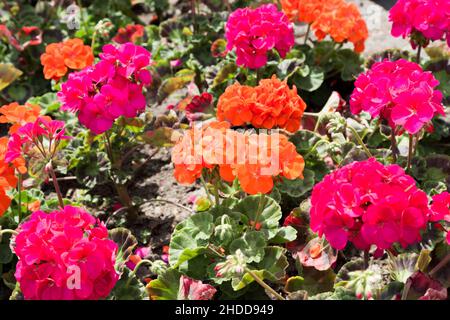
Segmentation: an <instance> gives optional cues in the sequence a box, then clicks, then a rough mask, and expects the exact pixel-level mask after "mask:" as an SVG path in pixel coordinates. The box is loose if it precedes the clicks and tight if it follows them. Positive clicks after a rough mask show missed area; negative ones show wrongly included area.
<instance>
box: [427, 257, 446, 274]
mask: <svg viewBox="0 0 450 320" xmlns="http://www.w3.org/2000/svg"><path fill="white" fill-rule="evenodd" d="M449 262H450V254H447V255H446V256H445V258H444V259H442V260H441V262H439V263H438V264H437V265H436V267H434V268H433V270H431V271H430V276H433V275H435V274H436V273H437V272H438V271H439V270H441V269H442V267H444V266H445V265H447V263H449Z"/></svg>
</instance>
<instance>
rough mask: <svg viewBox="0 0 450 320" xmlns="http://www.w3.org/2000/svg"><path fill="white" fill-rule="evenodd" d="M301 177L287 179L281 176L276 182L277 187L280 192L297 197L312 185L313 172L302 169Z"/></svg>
mask: <svg viewBox="0 0 450 320" xmlns="http://www.w3.org/2000/svg"><path fill="white" fill-rule="evenodd" d="M303 177H304V178H303V179H294V180H289V179H286V178H284V177H283V178H282V180H281V182H280V183H277V188H278V190H279V191H280V192H281V193H284V194H287V195H289V196H290V197H292V198H299V197H301V196H303V195H304V194H305V193H307V192H308V191H310V190H311V189H312V188H313V186H314V172H313V171H312V170H309V169H305V170H304V171H303Z"/></svg>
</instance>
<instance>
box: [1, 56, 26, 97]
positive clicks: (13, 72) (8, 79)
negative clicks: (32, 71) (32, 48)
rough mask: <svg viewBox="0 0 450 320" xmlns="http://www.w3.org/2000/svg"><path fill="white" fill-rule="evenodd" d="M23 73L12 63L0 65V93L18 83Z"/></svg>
mask: <svg viewBox="0 0 450 320" xmlns="http://www.w3.org/2000/svg"><path fill="white" fill-rule="evenodd" d="M21 75H22V71H20V70H19V69H16V68H15V67H14V66H13V65H12V64H11V63H0V91H2V90H3V89H4V88H6V87H7V86H9V85H10V84H11V83H13V82H14V81H16V79H17V78H19V77H20V76H21Z"/></svg>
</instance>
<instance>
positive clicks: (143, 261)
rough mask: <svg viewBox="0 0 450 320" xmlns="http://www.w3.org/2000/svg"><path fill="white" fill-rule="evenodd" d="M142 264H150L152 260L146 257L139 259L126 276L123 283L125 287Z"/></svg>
mask: <svg viewBox="0 0 450 320" xmlns="http://www.w3.org/2000/svg"><path fill="white" fill-rule="evenodd" d="M143 264H149V265H152V264H153V261H150V260H147V259H142V260H141V261H139V262H138V263H137V264H136V266H135V267H134V269H133V271H131V273H130V275H129V276H128V280H127V283H126V284H125V287H126V288H128V286H129V285H130V283H131V281H132V280H133V277H134V276H135V275H136V272H137V271H138V269H139V268H140V267H141V266H142V265H143Z"/></svg>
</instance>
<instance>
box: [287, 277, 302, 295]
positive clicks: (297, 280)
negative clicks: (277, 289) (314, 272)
mask: <svg viewBox="0 0 450 320" xmlns="http://www.w3.org/2000/svg"><path fill="white" fill-rule="evenodd" d="M304 280H305V279H303V277H300V276H294V277H290V278H289V279H288V280H287V281H286V285H285V286H284V290H286V291H287V292H294V291H299V290H302V288H303V282H304Z"/></svg>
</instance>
